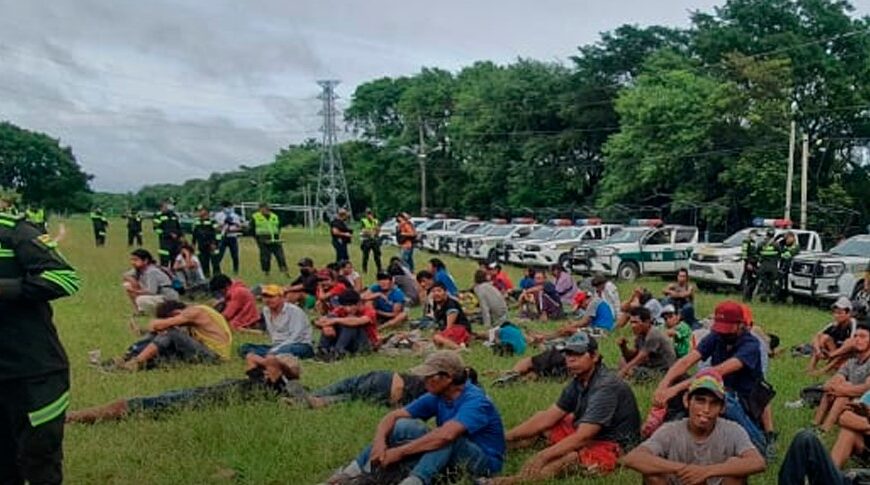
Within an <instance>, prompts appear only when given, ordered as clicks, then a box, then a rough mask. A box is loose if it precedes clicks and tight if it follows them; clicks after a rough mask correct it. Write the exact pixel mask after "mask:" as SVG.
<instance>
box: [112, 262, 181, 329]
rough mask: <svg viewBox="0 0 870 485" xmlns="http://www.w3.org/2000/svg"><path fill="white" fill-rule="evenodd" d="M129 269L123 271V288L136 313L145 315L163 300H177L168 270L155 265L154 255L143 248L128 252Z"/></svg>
mask: <svg viewBox="0 0 870 485" xmlns="http://www.w3.org/2000/svg"><path fill="white" fill-rule="evenodd" d="M130 266H132V267H133V269H131V270H130V271H128V272H126V273H124V290H125V291H126V292H127V297H128V298H130V303H132V304H133V308H134V309H135V312H136V314H138V315H145V314H146V313H149V312H151V311H153V310H154V308H156V307H157V306H158V305H160V304H161V303H163V302H165V301H176V300H178V292H177V291H175V288H173V287H172V278H170V277H169V274H168V271H164V270H163V269H161V268H160V266H157V263H156V262H155V261H154V257H153V256H151V253H149V252H148V251H147V250H145V249H141V248H140V249H137V250H135V251H133V252H132V253H130Z"/></svg>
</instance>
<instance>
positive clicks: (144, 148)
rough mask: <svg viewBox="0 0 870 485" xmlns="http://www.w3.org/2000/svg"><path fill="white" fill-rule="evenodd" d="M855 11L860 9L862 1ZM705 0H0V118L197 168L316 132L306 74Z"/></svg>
mask: <svg viewBox="0 0 870 485" xmlns="http://www.w3.org/2000/svg"><path fill="white" fill-rule="evenodd" d="M865 2H866V0H865V1H857V2H854V3H856V4H859V5H864V6H863V7H862V8H861V10H862V13H864V14H866V13H870V5H868V4H870V2H866V4H865ZM720 3H722V2H720V1H714V0H607V1H600V0H534V1H531V0H440V1H438V2H431V1H423V0H357V1H351V0H345V1H339V0H290V1H287V0H273V1H265V0H263V1H250V2H239V1H237V0H236V1H227V0H200V1H194V0H185V1H179V0H175V1H167V0H148V1H141V0H139V1H132V0H102V1H98V0H32V1H30V0H26V1H23V0H0V12H2V16H0V120H9V121H12V122H13V123H15V124H17V125H19V126H22V127H25V128H28V129H32V130H38V131H43V132H47V133H49V134H51V135H52V136H54V137H58V138H60V139H61V143H62V144H64V145H71V146H72V147H73V150H74V153H75V154H76V156H77V157H78V160H79V163H80V164H81V165H82V166H83V167H84V169H85V171H86V172H88V173H91V174H93V175H94V176H95V178H94V181H93V186H94V188H95V189H97V190H107V191H113V192H120V191H126V190H135V189H137V188H139V187H141V186H142V185H145V184H149V183H155V182H172V181H182V180H185V179H188V178H193V177H206V176H208V175H209V174H210V173H212V172H219V171H226V170H231V169H234V168H236V167H238V166H239V165H241V164H247V165H255V164H260V163H266V162H269V161H271V160H272V159H273V156H274V154H275V153H276V152H277V150H278V149H279V148H281V147H283V146H286V145H288V144H290V143H293V142H297V141H300V140H302V139H305V138H309V137H317V136H319V132H318V129H319V126H320V119H319V117H318V115H317V112H318V110H319V101H318V100H317V99H316V96H317V94H318V92H319V88H318V86H317V85H316V84H315V81H316V80H317V79H323V78H335V79H340V80H342V84H341V85H339V87H338V93H339V95H340V96H342V98H343V99H342V100H340V102H339V106H345V105H346V103H347V101H348V98H349V97H350V94H351V93H352V92H353V88H354V87H355V86H356V85H357V84H359V83H361V82H365V81H366V80H370V79H373V78H376V77H381V76H385V75H401V74H410V73H413V72H416V71H418V70H419V69H420V68H421V67H422V66H438V67H445V68H449V69H457V68H459V67H461V66H464V65H467V64H470V63H471V62H473V61H475V60H480V59H490V60H494V61H498V62H509V61H511V60H513V59H515V58H516V57H518V56H522V57H533V58H537V59H546V60H556V61H564V60H566V58H567V57H568V56H569V55H571V54H573V53H574V52H575V49H576V47H577V46H578V45H581V44H586V43H589V42H593V41H595V40H596V39H597V38H598V34H599V33H600V32H602V31H606V30H612V29H614V28H615V27H617V26H619V25H621V24H624V23H636V24H640V25H650V24H663V25H671V26H686V25H687V24H688V15H689V11H690V10H695V9H700V10H705V11H709V10H710V9H711V8H712V7H713V6H714V5H717V4H720Z"/></svg>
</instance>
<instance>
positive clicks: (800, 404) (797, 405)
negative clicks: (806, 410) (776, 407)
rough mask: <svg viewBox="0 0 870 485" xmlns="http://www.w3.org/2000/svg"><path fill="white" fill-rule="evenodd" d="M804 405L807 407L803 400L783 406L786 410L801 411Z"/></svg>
mask: <svg viewBox="0 0 870 485" xmlns="http://www.w3.org/2000/svg"><path fill="white" fill-rule="evenodd" d="M804 405H805V403H804V400H803V399H798V400H797V401H788V402H786V403H785V404H783V406H785V408H786V409H800V408H802V407H804Z"/></svg>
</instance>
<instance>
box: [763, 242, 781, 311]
mask: <svg viewBox="0 0 870 485" xmlns="http://www.w3.org/2000/svg"><path fill="white" fill-rule="evenodd" d="M758 260H759V262H758V266H759V270H758V280H759V281H758V298H759V299H760V300H761V301H763V302H766V301H768V300H773V299H775V298H776V295H777V293H778V291H777V287H778V286H779V284H778V281H779V244H777V243H776V231H775V230H774V229H773V228H770V229H768V230H767V237H766V238H765V239H764V242H763V243H761V247H760V248H759V249H758Z"/></svg>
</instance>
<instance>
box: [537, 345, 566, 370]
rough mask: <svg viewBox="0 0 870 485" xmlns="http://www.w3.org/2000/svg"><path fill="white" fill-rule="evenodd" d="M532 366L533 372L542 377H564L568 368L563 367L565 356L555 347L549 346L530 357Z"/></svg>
mask: <svg viewBox="0 0 870 485" xmlns="http://www.w3.org/2000/svg"><path fill="white" fill-rule="evenodd" d="M532 368H534V370H535V374H538V375H539V376H542V377H565V376H567V375H568V368H567V367H565V356H564V355H562V352H559V351H558V350H556V349H555V348H550V349H547V350H545V351H544V352H542V353H540V354H538V355H536V356H534V357H532Z"/></svg>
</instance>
